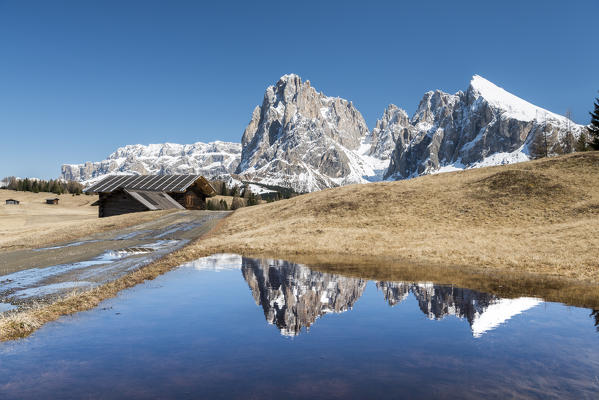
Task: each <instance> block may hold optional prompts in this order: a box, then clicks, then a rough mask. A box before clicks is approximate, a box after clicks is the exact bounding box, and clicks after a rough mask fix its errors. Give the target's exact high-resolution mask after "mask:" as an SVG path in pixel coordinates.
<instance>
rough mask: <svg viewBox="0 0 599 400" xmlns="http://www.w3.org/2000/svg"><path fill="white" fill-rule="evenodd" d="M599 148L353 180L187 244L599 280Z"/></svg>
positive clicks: (243, 215)
mask: <svg viewBox="0 0 599 400" xmlns="http://www.w3.org/2000/svg"><path fill="white" fill-rule="evenodd" d="M597 248H599V152H588V153H581V154H573V155H568V156H562V157H556V158H551V159H543V160H537V161H532V162H527V163H521V164H514V165H507V166H499V167H492V168H482V169H475V170H468V171H461V172H456V173H446V174H439V175H432V176H424V177H421V178H417V179H411V180H405V181H399V182H381V183H372V184H367V185H352V186H345V187H341V188H336V189H330V190H324V191H321V192H316V193H311V194H307V195H302V196H298V197H295V198H293V199H290V200H284V201H279V202H275V203H270V204H262V205H259V206H255V207H249V208H243V209H240V210H237V211H236V212H235V213H234V214H233V215H232V216H231V217H229V218H227V220H226V221H225V223H224V224H223V225H222V228H221V229H220V230H219V231H218V232H216V233H215V235H213V236H212V237H211V238H209V239H207V240H204V241H201V242H197V243H195V244H193V245H192V246H190V247H188V248H187V251H190V252H194V251H197V252H198V253H213V252H235V253H240V254H244V255H261V256H269V257H277V258H287V259H292V260H293V259H295V260H297V259H301V258H302V256H309V257H315V256H316V257H320V258H321V259H327V258H328V259H331V258H335V257H348V256H350V257H351V256H354V257H371V258H373V259H380V260H387V261H392V262H399V263H405V262H411V261H414V262H418V263H421V264H427V265H443V266H447V265H452V266H459V267H467V268H477V269H495V270H501V271H512V272H518V273H519V272H533V273H541V274H544V275H550V276H558V277H565V278H570V279H579V280H585V281H587V282H592V283H595V284H597V283H599V258H598V257H597V254H596V249H597Z"/></svg>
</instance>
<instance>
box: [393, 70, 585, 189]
mask: <svg viewBox="0 0 599 400" xmlns="http://www.w3.org/2000/svg"><path fill="white" fill-rule="evenodd" d="M581 128H582V127H581V126H580V125H576V124H574V123H573V122H572V121H570V120H568V119H567V118H565V117H563V116H560V115H557V114H554V113H551V112H549V111H547V110H544V109H542V108H540V107H537V106H534V105H533V104H530V103H528V102H526V101H524V100H522V99H520V98H518V97H516V96H514V95H512V94H511V93H508V92H507V91H505V90H503V89H502V88H500V87H498V86H496V85H494V84H493V83H491V82H489V81H487V80H486V79H484V78H482V77H480V76H477V75H475V76H474V77H473V78H472V80H471V82H470V86H469V87H468V90H467V91H466V92H458V93H456V94H448V93H444V92H442V91H439V90H436V91H432V92H427V93H426V94H425V95H424V97H423V98H422V100H421V101H420V104H419V105H418V109H417V110H416V112H415V113H414V115H413V116H412V118H411V119H410V121H409V122H407V121H406V120H405V119H398V120H397V122H395V121H394V122H391V123H390V124H388V128H387V129H388V130H395V131H403V132H405V136H404V137H405V139H404V140H396V146H395V149H394V150H393V153H392V155H391V160H390V163H389V167H388V169H387V171H386V172H385V177H386V178H393V179H403V178H410V177H415V176H418V175H423V174H429V173H435V172H445V171H452V170H457V169H464V168H475V167H481V166H489V165H499V164H506V163H514V162H520V161H527V160H529V159H530V158H531V155H532V153H533V152H534V151H535V149H533V147H534V146H535V145H536V143H538V140H539V139H540V137H541V136H543V139H544V137H546V138H547V142H548V153H549V154H556V153H557V154H559V153H561V152H564V151H566V148H567V147H568V143H567V142H568V141H570V145H571V144H572V143H571V142H572V141H573V140H575V139H576V138H577V137H578V135H579V134H580V131H581ZM568 132H570V134H571V136H570V138H568ZM536 151H538V149H537V150H536Z"/></svg>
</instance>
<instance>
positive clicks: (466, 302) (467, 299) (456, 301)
mask: <svg viewBox="0 0 599 400" xmlns="http://www.w3.org/2000/svg"><path fill="white" fill-rule="evenodd" d="M376 285H377V288H378V289H379V290H381V291H382V292H383V295H384V296H385V300H386V301H387V302H388V303H389V304H390V305H391V306H394V305H396V304H399V303H401V302H402V301H403V300H405V299H406V298H407V297H408V293H409V292H411V293H412V294H413V295H414V297H415V298H416V300H417V301H418V306H419V307H420V310H421V311H422V312H423V313H424V314H426V316H427V317H428V318H429V319H442V318H445V317H446V316H448V315H451V316H455V317H458V318H465V319H466V320H467V321H468V323H469V324H470V327H471V329H472V335H473V336H474V337H476V338H478V337H480V336H481V335H482V334H483V333H485V332H487V331H490V330H492V329H494V328H496V327H497V326H499V325H500V324H502V323H503V322H505V321H507V320H509V319H510V318H512V317H513V316H515V315H518V314H520V313H522V312H524V311H526V310H528V309H530V308H532V307H534V306H536V305H538V304H540V303H541V301H540V300H539V299H534V298H530V297H521V298H517V299H501V298H499V297H497V296H495V295H492V294H488V293H482V292H477V291H474V290H470V289H462V288H457V287H454V286H444V285H435V284H432V283H406V282H377V284H376Z"/></svg>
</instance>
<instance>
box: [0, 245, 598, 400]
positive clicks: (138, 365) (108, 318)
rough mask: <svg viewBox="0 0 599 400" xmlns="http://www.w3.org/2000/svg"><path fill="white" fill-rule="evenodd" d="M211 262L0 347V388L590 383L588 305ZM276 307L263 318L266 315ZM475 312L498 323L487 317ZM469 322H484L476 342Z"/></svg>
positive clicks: (223, 393)
mask: <svg viewBox="0 0 599 400" xmlns="http://www.w3.org/2000/svg"><path fill="white" fill-rule="evenodd" d="M236 260H237V261H236ZM222 261H223V266H222V268H219V266H218V264H219V259H215V258H212V259H209V260H206V261H201V262H198V263H195V264H193V265H190V268H181V269H178V270H176V271H173V272H171V273H168V274H166V275H164V276H162V277H159V278H157V279H156V280H154V281H151V282H148V283H147V284H145V285H142V286H139V287H137V288H134V289H132V290H129V291H126V292H124V293H123V294H122V295H121V296H120V297H119V298H117V299H113V300H110V301H107V302H104V303H103V304H102V306H101V307H100V308H98V309H96V310H93V311H90V312H86V313H81V314H77V315H76V316H74V317H67V318H63V319H62V320H61V321H60V322H58V323H53V324H50V325H48V326H46V327H44V328H42V329H41V330H40V331H38V333H36V334H34V336H33V337H31V338H29V339H26V340H23V341H19V342H12V343H4V344H0V359H1V360H2V362H1V363H0V398H3V399H4V398H7V399H10V398H19V399H21V398H48V397H54V398H68V397H73V398H84V397H108V398H148V397H152V398H198V397H201V398H218V397H224V398H248V397H251V396H254V397H255V398H307V397H309V398H331V397H338V398H359V399H362V398H379V397H381V398H382V397H385V398H435V397H438V398H459V399H462V398H481V397H484V398H506V397H510V396H516V397H525V396H528V397H530V398H548V397H555V398H573V399H579V398H597V397H596V395H597V394H598V393H599V382H598V381H597V378H596V377H597V376H598V375H599V333H597V331H596V330H595V327H594V319H592V318H590V317H589V313H590V311H589V310H587V309H580V308H575V307H565V306H563V305H560V304H556V303H539V304H537V302H538V300H534V299H524V300H514V301H515V302H506V301H505V299H498V298H497V297H495V296H492V295H486V294H484V293H479V292H474V291H468V290H465V289H460V288H455V287H448V286H438V285H433V284H430V283H429V284H417V283H401V282H400V283H398V282H365V281H362V280H360V279H357V278H347V277H338V276H336V275H331V274H322V273H317V272H313V271H311V270H309V269H308V268H304V267H298V266H294V265H290V264H288V263H281V262H270V263H261V262H258V261H253V260H248V259H244V263H243V266H242V265H241V260H240V259H239V258H235V257H233V256H229V257H227V258H226V259H225V258H223V259H222ZM236 265H237V266H236ZM191 267H193V268H191ZM215 269H216V270H217V271H218V272H214V270H215ZM281 293H283V295H282V296H281ZM256 299H257V300H258V301H256ZM294 301H297V302H299V303H296V304H294V303H293V302H294ZM265 302H266V303H268V304H262V303H265ZM257 303H258V304H260V305H257ZM390 305H393V306H390ZM277 307H279V308H280V309H286V308H287V309H290V311H288V312H287V313H285V312H283V313H280V312H278V311H277ZM273 309H274V310H275V312H274V314H273V313H272V312H273V311H272V310H273ZM315 309H316V310H317V312H315V311H314V310H315ZM323 310H324V311H325V312H324V313H321V312H322V311H323ZM337 310H339V311H340V312H337ZM279 311H280V310H279ZM273 315H274V317H275V319H274V320H273V321H274V325H275V326H276V328H275V326H272V325H269V324H268V323H266V321H268V318H270V317H272V316H273ZM485 315H493V316H495V318H491V320H492V321H494V322H497V321H499V320H500V319H502V318H503V320H502V321H501V322H500V323H488V322H487V323H486V325H485V324H483V323H484V322H485V320H484V318H489V317H485ZM315 316H316V318H317V319H316V320H313V318H314V317H315ZM506 316H507V318H504V317H506ZM265 317H266V321H265ZM277 318H279V319H277ZM298 321H299V324H300V325H301V323H302V322H305V321H312V322H311V324H312V325H311V327H310V330H309V332H305V330H301V334H299V335H296V336H282V335H281V334H280V333H279V329H277V328H279V326H278V325H277V323H282V322H285V323H287V325H285V327H286V328H287V329H291V328H290V327H293V326H295V325H293V323H297V322H298ZM477 324H481V326H486V327H487V328H488V329H486V330H485V331H484V332H483V333H481V334H479V335H478V337H475V336H477V335H476V333H477V331H478V330H477V329H478V328H475V327H476V326H477ZM479 333H480V332H479Z"/></svg>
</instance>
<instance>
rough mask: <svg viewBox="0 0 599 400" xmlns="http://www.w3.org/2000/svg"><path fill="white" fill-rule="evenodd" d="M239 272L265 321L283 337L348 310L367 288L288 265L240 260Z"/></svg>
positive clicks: (351, 280)
mask: <svg viewBox="0 0 599 400" xmlns="http://www.w3.org/2000/svg"><path fill="white" fill-rule="evenodd" d="M241 271H242V273H243V277H244V278H245V280H246V281H247V283H248V285H249V286H250V289H251V290H252V295H253V296H254V300H255V301H256V304H259V305H261V306H262V308H263V309H264V316H265V317H266V320H267V321H268V322H269V323H270V324H274V325H276V326H277V327H278V328H279V330H280V331H281V333H282V334H283V335H286V336H295V335H297V334H299V333H300V331H301V329H302V328H303V327H305V328H306V329H309V328H310V325H312V324H313V323H314V321H315V320H316V319H317V318H318V317H320V316H322V315H324V314H327V313H331V312H333V313H340V312H344V311H347V310H348V309H351V308H352V306H353V305H354V303H355V302H356V300H358V299H359V298H360V296H362V293H363V292H364V289H365V287H366V281H365V280H363V279H358V278H349V277H344V276H340V275H333V274H327V273H322V272H316V271H312V270H311V269H310V268H308V267H305V266H302V265H298V264H293V263H289V262H287V261H279V260H257V259H251V258H243V261H242V267H241Z"/></svg>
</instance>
